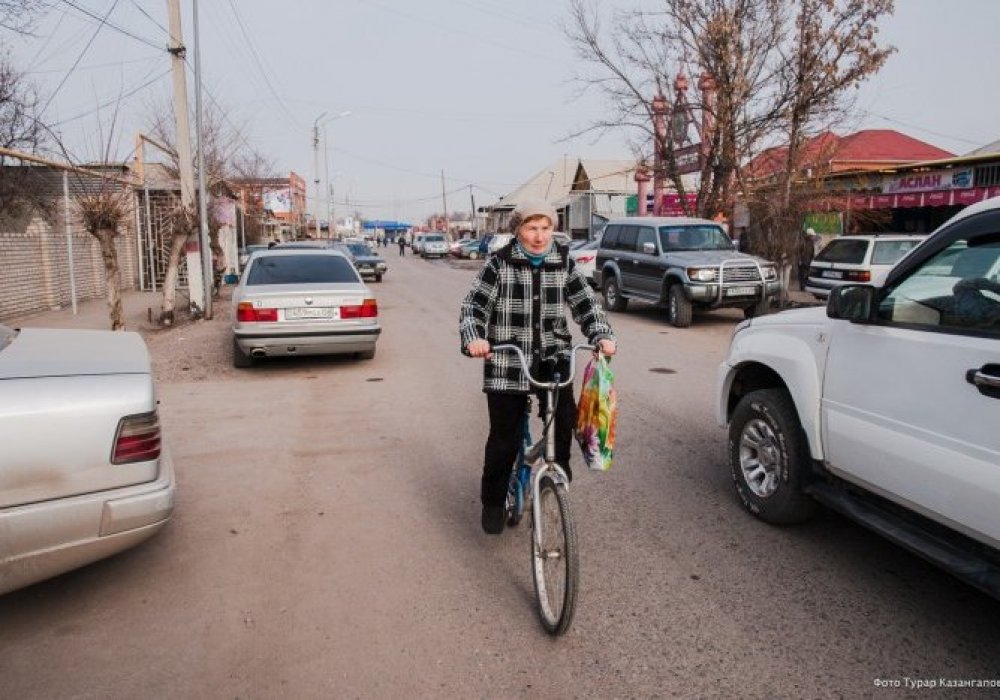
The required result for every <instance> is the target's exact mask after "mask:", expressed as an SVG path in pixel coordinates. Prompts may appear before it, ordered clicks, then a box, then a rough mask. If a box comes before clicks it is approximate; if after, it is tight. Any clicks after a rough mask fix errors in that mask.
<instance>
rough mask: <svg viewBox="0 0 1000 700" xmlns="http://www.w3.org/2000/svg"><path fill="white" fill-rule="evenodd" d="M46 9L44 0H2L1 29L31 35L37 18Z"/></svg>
mask: <svg viewBox="0 0 1000 700" xmlns="http://www.w3.org/2000/svg"><path fill="white" fill-rule="evenodd" d="M44 7H45V3H44V2H42V0H0V29H6V30H8V31H11V32H14V33H15V34H30V33H31V27H32V26H33V24H34V21H35V18H36V17H37V16H38V14H39V13H40V12H41V11H42V9H43V8H44Z"/></svg>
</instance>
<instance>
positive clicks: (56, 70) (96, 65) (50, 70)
mask: <svg viewBox="0 0 1000 700" xmlns="http://www.w3.org/2000/svg"><path fill="white" fill-rule="evenodd" d="M160 58H162V56H147V57H146V58H135V59H132V60H131V61H112V62H110V63H94V64H91V65H89V66H79V67H78V68H77V70H97V69H98V68H112V67H114V68H117V67H119V66H127V65H129V64H131V63H147V62H149V61H154V60H156V61H158V60H160ZM64 70H65V69H64V68H47V69H44V70H26V71H24V74H25V75H42V74H44V73H62V72H63V71H64Z"/></svg>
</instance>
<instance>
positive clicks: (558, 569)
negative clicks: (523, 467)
mask: <svg viewBox="0 0 1000 700" xmlns="http://www.w3.org/2000/svg"><path fill="white" fill-rule="evenodd" d="M538 506H539V514H540V517H539V518H538V521H536V522H535V523H534V527H535V528H536V532H534V533H532V538H531V561H532V573H533V574H534V578H535V595H536V596H537V597H538V617H539V619H540V620H541V623H542V627H544V628H545V631H546V632H548V633H549V634H551V635H560V634H563V633H565V632H566V630H568V629H569V626H570V624H571V623H572V622H573V613H574V612H575V610H576V591H577V581H578V579H579V576H580V561H579V558H578V554H577V546H576V526H575V525H574V524H573V515H572V513H570V509H569V492H568V491H567V490H566V486H565V485H564V484H556V483H555V482H553V481H552V479H550V478H548V477H547V476H545V477H542V478H541V480H540V482H539V484H538Z"/></svg>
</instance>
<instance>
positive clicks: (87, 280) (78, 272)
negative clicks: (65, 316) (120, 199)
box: [0, 203, 139, 322]
mask: <svg viewBox="0 0 1000 700" xmlns="http://www.w3.org/2000/svg"><path fill="white" fill-rule="evenodd" d="M60 204H61V203H60ZM60 213H61V210H60ZM72 241H73V272H74V275H75V278H76V280H75V281H76V298H77V301H84V300H86V299H98V298H103V297H105V296H106V294H107V281H106V279H105V277H104V263H103V262H102V261H101V249H100V245H99V244H98V242H97V239H96V238H94V237H93V236H91V235H90V234H89V233H87V232H86V231H85V230H84V228H83V226H82V225H81V224H80V222H79V221H74V222H73V235H72ZM115 245H116V247H117V248H118V265H119V267H120V269H121V281H122V290H123V291H124V290H127V289H136V288H138V274H139V273H138V259H137V256H136V240H135V217H134V216H130V217H129V218H128V220H127V221H126V222H125V223H124V224H123V225H122V227H121V234H120V235H119V236H118V238H117V239H116V241H115ZM70 304H71V294H70V274H69V250H68V246H67V244H66V225H65V223H64V221H63V218H62V216H59V215H57V216H56V217H55V219H54V220H49V219H48V218H46V217H45V216H43V215H41V214H35V215H33V216H31V217H30V218H26V219H22V220H20V221H0V322H8V321H10V320H12V319H14V318H17V317H19V316H27V315H30V314H34V313H39V312H41V311H48V310H50V309H53V308H60V307H64V306H69V305H70Z"/></svg>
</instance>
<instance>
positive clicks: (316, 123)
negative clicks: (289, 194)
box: [313, 112, 326, 238]
mask: <svg viewBox="0 0 1000 700" xmlns="http://www.w3.org/2000/svg"><path fill="white" fill-rule="evenodd" d="M325 116H326V112H323V113H322V114H321V115H319V116H318V117H316V121H314V122H313V173H315V176H316V179H315V180H313V182H314V183H316V200H315V201H314V202H313V218H314V219H316V221H315V222H314V223H315V224H316V238H319V120H320V119H322V118H323V117H325Z"/></svg>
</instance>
